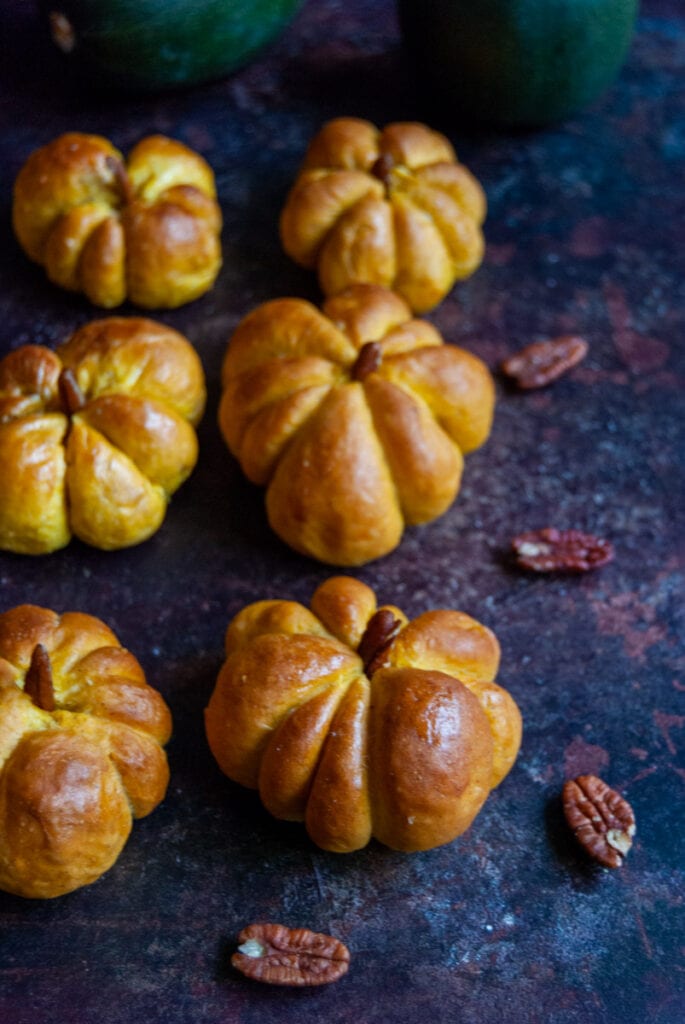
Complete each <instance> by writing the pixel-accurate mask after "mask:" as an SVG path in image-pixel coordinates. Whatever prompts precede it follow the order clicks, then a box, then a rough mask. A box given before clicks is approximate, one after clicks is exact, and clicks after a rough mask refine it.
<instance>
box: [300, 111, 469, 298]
mask: <svg viewBox="0 0 685 1024" xmlns="http://www.w3.org/2000/svg"><path fill="white" fill-rule="evenodd" d="M485 212H486V198H485V193H484V191H483V189H482V187H481V185H480V184H479V182H478V181H477V180H476V178H474V176H473V175H472V174H471V172H470V171H469V170H468V169H467V168H466V167H465V166H464V165H463V164H461V163H459V161H458V160H457V157H456V154H455V152H454V149H453V147H452V144H451V143H450V141H449V140H448V139H447V138H446V137H445V136H444V135H442V134H441V133H440V132H436V131H434V130H433V129H431V128H429V127H428V126H427V125H424V124H420V123H417V122H396V123H393V124H389V125H387V126H386V127H385V128H383V129H378V128H376V127H375V125H373V124H371V123H370V122H369V121H364V120H362V119H360V118H354V117H340V118H336V119H334V120H332V121H329V122H327V123H326V124H325V125H324V126H323V128H322V129H321V130H320V132H319V133H318V134H317V135H316V136H315V138H314V139H312V141H311V143H310V144H309V147H308V150H307V153H306V156H305V159H304V163H303V165H302V167H301V169H300V172H299V174H298V176H297V178H296V180H295V182H294V184H293V186H292V188H291V190H290V192H289V194H288V197H287V199H286V203H285V206H284V208H283V211H282V213H281V218H280V234H281V241H282V244H283V248H284V249H285V251H286V253H287V254H288V255H289V256H290V257H291V258H292V259H293V260H295V261H296V262H297V263H299V264H300V265H301V266H303V267H307V268H309V269H313V270H316V271H317V274H318V278H319V284H320V285H321V288H322V290H323V292H324V293H325V294H326V295H335V294H337V293H338V292H340V291H343V290H344V289H345V288H347V287H348V286H349V285H351V284H357V283H366V284H378V285H383V286H384V287H386V288H390V289H392V290H393V291H396V292H398V294H400V295H401V296H402V297H403V298H404V299H405V301H406V302H407V303H408V304H409V305H410V306H411V308H412V309H413V310H414V311H415V312H417V313H423V312H426V311H427V310H429V309H431V308H432V307H433V306H436V305H437V304H438V303H439V302H440V301H441V300H442V299H443V298H444V297H445V296H446V295H447V293H448V292H449V291H450V289H451V288H452V286H453V285H454V283H455V281H458V280H461V279H463V278H465V277H468V276H469V275H470V274H472V273H473V272H474V271H475V270H476V269H477V268H478V266H479V265H480V263H481V262H482V259H483V253H484V249H485V243H484V239H483V232H482V223H483V220H484V219H485Z"/></svg>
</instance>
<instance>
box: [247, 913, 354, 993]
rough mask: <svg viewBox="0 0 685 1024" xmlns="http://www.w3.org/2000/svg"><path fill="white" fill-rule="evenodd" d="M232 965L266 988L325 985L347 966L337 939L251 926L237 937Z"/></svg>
mask: <svg viewBox="0 0 685 1024" xmlns="http://www.w3.org/2000/svg"><path fill="white" fill-rule="evenodd" d="M238 942H239V946H238V950H237V952H236V953H234V954H233V956H232V957H231V963H232V965H233V966H234V967H235V968H236V969H237V970H238V971H240V972H241V973H242V974H244V975H245V976H246V977H248V978H253V979H254V980H255V981H263V982H266V983H267V984H269V985H302V986H304V985H326V984H328V983H329V982H331V981H337V980H338V978H341V977H342V976H343V974H345V972H346V971H347V969H348V967H349V965H350V952H349V950H348V948H347V946H345V945H344V944H343V943H342V942H340V941H339V939H334V938H332V936H330V935H322V934H321V933H320V932H312V931H310V930H309V929H308V928H286V926H285V925H282V924H251V925H248V927H247V928H243V930H242V931H241V933H240V935H239V936H238Z"/></svg>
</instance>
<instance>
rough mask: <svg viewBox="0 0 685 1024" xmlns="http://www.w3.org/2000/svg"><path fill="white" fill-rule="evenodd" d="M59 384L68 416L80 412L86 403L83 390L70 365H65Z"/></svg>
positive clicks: (61, 397) (62, 401)
mask: <svg viewBox="0 0 685 1024" xmlns="http://www.w3.org/2000/svg"><path fill="white" fill-rule="evenodd" d="M57 386H58V388H59V397H60V401H61V403H62V409H63V410H64V412H65V413H66V414H67V415H68V416H73V414H74V413H75V412H78V411H79V409H82V408H83V406H84V405H85V404H86V400H85V397H84V395H83V392H82V391H81V388H80V387H79V385H78V381H77V380H76V377H75V376H74V371H73V370H71V369H69V367H65V368H64V369H63V370H62V372H61V373H60V375H59V378H58V380H57Z"/></svg>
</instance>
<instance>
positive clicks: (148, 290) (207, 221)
mask: <svg viewBox="0 0 685 1024" xmlns="http://www.w3.org/2000/svg"><path fill="white" fill-rule="evenodd" d="M12 220H13V225H14V231H15V234H16V236H17V238H18V240H19V242H20V244H21V246H22V248H23V249H24V251H25V252H26V254H27V255H28V256H29V257H30V258H31V259H32V260H34V261H35V262H36V263H39V264H41V265H42V266H43V267H45V270H46V273H47V275H48V277H49V278H50V280H51V281H52V282H53V283H54V284H57V285H60V286H61V287H62V288H67V289H68V290H69V291H77V292H84V293H85V294H86V296H87V297H88V298H89V299H90V301H91V302H92V303H94V305H96V306H103V307H105V308H106V309H111V308H113V307H114V306H119V305H121V303H122V302H124V300H125V299H130V301H131V302H133V303H135V304H136V305H138V306H142V307H144V308H146V309H172V308H174V307H176V306H180V305H182V304H183V303H186V302H190V301H191V300H192V299H196V298H198V297H199V296H200V295H203V294H204V293H205V292H206V291H208V290H209V289H210V288H211V287H212V285H213V284H214V281H215V279H216V276H217V274H218V273H219V269H220V267H221V244H220V232H221V211H220V208H219V206H218V204H217V202H216V189H215V184H214V174H213V173H212V170H211V168H210V166H209V164H207V162H206V161H205V160H204V159H203V158H202V157H201V156H199V155H198V154H197V153H194V152H193V151H192V150H191V149H188V147H187V146H184V145H183V144H182V143H180V142H176V141H175V140H173V139H168V138H166V137H165V136H163V135H152V136H150V137H148V138H146V139H143V140H142V141H141V142H139V143H138V144H137V145H136V146H135V147H134V149H133V150H132V151H131V153H130V155H129V157H128V160H127V161H125V160H124V157H123V156H122V154H121V153H120V152H119V151H118V150H117V149H115V148H114V146H113V145H112V144H111V143H110V142H109V141H108V140H107V139H104V138H102V137H101V136H99V135H87V134H83V133H81V132H68V133H66V134H65V135H60V136H59V137H58V138H56V139H54V140H53V141H52V142H50V143H48V144H47V145H45V146H43V147H42V148H41V149H38V150H36V151H35V152H34V153H32V154H31V155H30V157H29V158H28V160H27V161H26V163H25V164H24V166H23V167H22V169H21V171H20V172H19V175H18V177H17V180H16V182H15V187H14V204H13V208H12Z"/></svg>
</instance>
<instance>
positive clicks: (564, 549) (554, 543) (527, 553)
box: [511, 526, 614, 572]
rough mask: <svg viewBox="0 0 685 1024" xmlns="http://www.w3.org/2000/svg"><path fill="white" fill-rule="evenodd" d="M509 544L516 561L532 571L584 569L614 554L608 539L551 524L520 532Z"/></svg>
mask: <svg viewBox="0 0 685 1024" xmlns="http://www.w3.org/2000/svg"><path fill="white" fill-rule="evenodd" d="M511 546H512V550H513V552H514V555H515V557H516V564H517V565H518V566H520V567H521V568H522V569H532V570H533V571H534V572H587V571H588V570H590V569H596V568H598V567H599V566H600V565H605V564H606V563H607V562H610V561H611V560H612V558H613V557H614V547H613V544H612V543H611V542H610V541H608V540H603V539H602V538H601V537H596V536H595V535H594V534H592V533H582V532H581V531H580V530H557V529H555V528H554V527H551V526H548V527H545V528H544V529H542V530H529V531H527V532H526V533H520V534H518V536H516V537H514V538H513V540H512V542H511Z"/></svg>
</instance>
